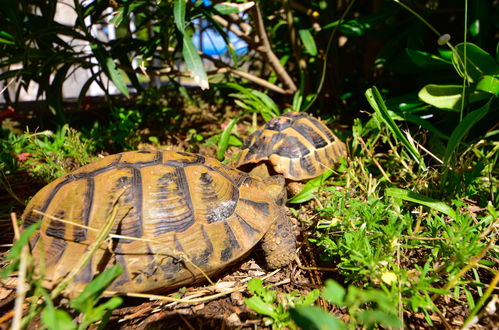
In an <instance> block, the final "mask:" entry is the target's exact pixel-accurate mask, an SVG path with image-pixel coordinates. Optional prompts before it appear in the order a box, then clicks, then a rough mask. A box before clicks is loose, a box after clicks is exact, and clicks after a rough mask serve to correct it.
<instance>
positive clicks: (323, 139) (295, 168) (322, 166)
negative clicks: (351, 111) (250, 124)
mask: <svg viewBox="0 0 499 330" xmlns="http://www.w3.org/2000/svg"><path fill="white" fill-rule="evenodd" d="M344 156H346V147H345V144H344V143H343V142H341V141H340V140H339V139H338V138H337V137H336V136H335V135H334V134H333V133H332V132H331V131H330V130H329V129H328V128H327V127H326V126H325V125H324V124H323V123H321V122H320V121H319V120H317V119H315V118H314V117H312V116H310V115H308V114H307V113H303V112H287V113H285V114H283V115H281V116H279V117H275V118H272V119H271V120H269V121H268V122H267V123H266V124H265V126H264V127H263V128H261V129H259V130H257V131H255V132H254V133H253V134H252V135H251V136H250V137H249V138H248V139H247V140H246V141H245V142H244V144H243V147H242V152H241V155H240V156H239V160H238V161H237V164H236V167H237V168H247V167H248V166H250V167H251V166H255V165H257V164H259V163H262V162H270V163H271V165H272V167H273V169H274V171H275V172H277V173H280V174H282V175H283V176H284V177H285V178H286V179H289V180H293V181H303V180H308V179H312V178H315V177H317V176H319V175H321V174H322V173H323V172H324V171H325V170H326V169H328V168H331V167H332V166H333V164H334V163H335V162H336V161H338V159H339V158H341V157H344Z"/></svg>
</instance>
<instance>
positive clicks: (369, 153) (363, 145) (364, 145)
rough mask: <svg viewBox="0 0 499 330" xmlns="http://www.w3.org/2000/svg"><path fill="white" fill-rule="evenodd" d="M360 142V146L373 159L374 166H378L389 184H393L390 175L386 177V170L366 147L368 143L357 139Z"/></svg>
mask: <svg viewBox="0 0 499 330" xmlns="http://www.w3.org/2000/svg"><path fill="white" fill-rule="evenodd" d="M357 138H358V139H359V141H360V144H361V145H362V148H363V149H364V150H365V151H366V152H367V155H368V156H369V158H371V160H372V161H373V162H374V164H375V165H376V167H378V168H379V170H380V171H381V174H383V176H384V177H385V179H386V180H387V181H388V182H390V183H391V182H392V181H391V180H390V178H389V177H388V175H386V172H385V170H384V169H383V167H381V164H380V163H379V162H378V161H377V160H376V158H374V156H373V154H372V153H371V151H369V149H367V146H366V143H365V142H364V140H363V139H362V138H361V137H360V136H358V137H357Z"/></svg>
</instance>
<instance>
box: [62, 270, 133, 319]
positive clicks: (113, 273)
mask: <svg viewBox="0 0 499 330" xmlns="http://www.w3.org/2000/svg"><path fill="white" fill-rule="evenodd" d="M122 273H123V267H122V266H121V265H119V264H117V265H114V266H112V267H110V268H108V269H106V270H105V271H103V272H102V273H100V274H99V275H98V276H97V277H96V278H95V279H93V280H92V281H91V282H90V283H88V284H87V286H85V288H84V289H83V291H82V292H81V293H80V295H79V296H78V297H76V298H74V299H72V300H71V301H70V302H69V304H70V306H71V307H72V308H74V309H76V310H77V311H79V312H86V311H87V310H88V309H91V308H92V306H94V305H95V303H96V302H97V300H99V298H100V296H101V295H102V292H104V290H105V289H106V288H107V287H108V286H109V285H111V283H112V282H113V281H114V280H115V279H116V278H117V277H118V276H120V275H121V274H122Z"/></svg>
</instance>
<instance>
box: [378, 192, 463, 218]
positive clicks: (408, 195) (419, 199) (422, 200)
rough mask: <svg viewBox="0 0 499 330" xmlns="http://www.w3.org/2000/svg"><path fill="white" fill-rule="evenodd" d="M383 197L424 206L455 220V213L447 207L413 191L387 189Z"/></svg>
mask: <svg viewBox="0 0 499 330" xmlns="http://www.w3.org/2000/svg"><path fill="white" fill-rule="evenodd" d="M385 196H390V197H395V198H400V199H403V200H406V201H410V202H414V203H418V204H421V205H424V206H428V207H429V208H431V209H433V210H436V211H439V212H442V213H443V214H445V215H448V216H449V217H451V218H452V219H456V212H455V211H454V209H452V208H451V207H450V206H449V205H447V204H445V203H443V202H440V201H438V200H436V199H433V198H430V197H427V196H424V195H421V194H418V193H416V192H414V191H410V190H405V189H400V188H387V189H386V190H385Z"/></svg>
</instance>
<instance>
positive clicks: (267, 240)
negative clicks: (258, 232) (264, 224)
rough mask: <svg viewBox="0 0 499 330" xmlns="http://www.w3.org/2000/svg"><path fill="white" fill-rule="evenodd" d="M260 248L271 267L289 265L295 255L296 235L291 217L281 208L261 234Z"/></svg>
mask: <svg viewBox="0 0 499 330" xmlns="http://www.w3.org/2000/svg"><path fill="white" fill-rule="evenodd" d="M262 248H263V251H264V253H265V260H266V261H267V266H268V267H269V268H271V269H275V268H281V267H284V266H287V265H289V264H290V263H291V262H292V261H293V260H294V259H295V256H296V236H295V233H294V230H293V223H292V222H291V219H290V218H289V217H288V216H286V212H285V209H284V208H282V210H281V212H279V215H278V216H277V220H276V221H275V222H274V223H273V224H272V226H271V227H270V229H269V231H268V232H267V233H266V234H265V236H263V239H262Z"/></svg>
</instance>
